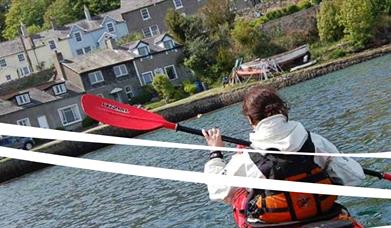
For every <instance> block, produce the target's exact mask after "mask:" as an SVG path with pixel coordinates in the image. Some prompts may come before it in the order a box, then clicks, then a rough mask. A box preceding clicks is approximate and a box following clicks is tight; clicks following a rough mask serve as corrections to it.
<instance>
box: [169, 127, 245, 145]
mask: <svg viewBox="0 0 391 228" xmlns="http://www.w3.org/2000/svg"><path fill="white" fill-rule="evenodd" d="M176 131H183V132H186V133H190V134H193V135H200V136H204V135H203V134H202V131H201V130H199V129H194V128H190V127H185V126H182V125H179V124H177V125H176ZM221 139H222V140H223V141H224V142H230V143H234V144H237V145H244V146H250V145H251V142H249V141H246V140H242V139H236V138H231V137H228V136H225V135H222V136H221Z"/></svg>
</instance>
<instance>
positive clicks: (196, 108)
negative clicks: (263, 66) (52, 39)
mask: <svg viewBox="0 0 391 228" xmlns="http://www.w3.org/2000/svg"><path fill="white" fill-rule="evenodd" d="M388 53H391V44H389V45H386V46H383V47H380V48H376V49H372V50H367V51H364V52H360V53H358V54H355V55H353V56H349V57H345V58H341V59H338V60H335V61H332V62H328V63H324V64H320V65H316V66H313V67H310V68H306V69H303V70H301V71H297V72H292V73H287V74H284V75H281V76H278V77H275V78H272V79H270V80H268V81H261V82H258V83H256V84H251V85H248V86H247V87H244V88H240V89H235V90H231V91H229V92H225V93H222V94H219V95H212V96H210V97H206V98H202V99H199V100H195V101H192V102H189V103H186V104H181V105H177V106H174V107H170V108H167V109H164V110H161V111H159V113H160V114H161V115H163V116H164V117H165V118H166V119H167V120H169V121H173V122H179V121H182V120H186V119H189V118H192V117H195V116H196V115H197V114H199V113H207V112H210V111H213V110H216V109H219V108H222V107H224V106H227V105H231V104H234V103H237V102H240V101H241V100H242V98H243V96H244V94H245V93H246V90H247V89H248V88H249V87H251V86H256V85H258V84H267V85H271V86H273V87H276V88H283V87H286V86H290V85H294V84H297V83H300V82H303V81H306V80H310V79H312V78H315V77H318V76H321V75H324V74H327V73H330V72H333V71H336V70H340V69H343V68H345V67H348V66H351V65H353V64H357V63H361V62H363V61H366V60H369V59H372V58H376V57H379V56H382V55H385V54H388ZM86 133H91V134H101V135H111V136H120V137H134V136H136V135H139V134H141V133H142V132H138V131H129V130H122V129H117V128H113V127H110V126H105V125H103V126H98V127H96V128H93V129H91V130H89V131H87V132H86ZM104 146H107V144H93V143H81V142H70V141H54V142H50V143H48V144H45V145H43V146H40V147H39V148H35V149H34V150H35V151H40V152H45V153H52V154H60V155H67V156H80V155H82V154H85V153H88V152H91V151H94V150H96V149H99V148H102V147H104ZM43 167H45V165H42V164H38V163H33V162H25V161H20V160H14V159H10V160H7V161H3V162H0V182H4V181H7V180H10V179H12V178H15V177H19V176H21V175H23V174H26V173H29V172H32V171H34V170H37V169H41V168H43Z"/></svg>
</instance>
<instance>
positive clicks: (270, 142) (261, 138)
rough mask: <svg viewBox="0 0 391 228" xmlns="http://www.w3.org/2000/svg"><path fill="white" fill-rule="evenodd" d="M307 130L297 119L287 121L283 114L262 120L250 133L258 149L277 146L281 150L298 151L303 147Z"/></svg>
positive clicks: (253, 143)
mask: <svg viewBox="0 0 391 228" xmlns="http://www.w3.org/2000/svg"><path fill="white" fill-rule="evenodd" d="M306 138H307V132H306V130H305V128H304V126H303V125H302V124H301V123H299V122H296V121H287V119H286V117H285V116H284V115H282V114H279V115H274V116H271V117H268V118H265V119H263V120H261V121H260V122H259V123H258V124H257V126H256V127H255V129H254V132H253V133H250V141H251V142H252V146H253V147H254V148H256V149H263V150H264V149H268V148H276V149H279V150H281V151H296V150H298V149H300V148H301V146H302V145H303V143H304V142H305V139H306Z"/></svg>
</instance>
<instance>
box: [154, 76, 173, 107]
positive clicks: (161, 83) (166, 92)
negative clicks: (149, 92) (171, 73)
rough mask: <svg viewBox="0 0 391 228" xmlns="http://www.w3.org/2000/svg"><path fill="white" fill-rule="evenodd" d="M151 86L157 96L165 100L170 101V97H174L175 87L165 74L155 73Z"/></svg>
mask: <svg viewBox="0 0 391 228" xmlns="http://www.w3.org/2000/svg"><path fill="white" fill-rule="evenodd" d="M152 86H153V88H154V89H155V90H156V92H157V93H158V94H159V96H160V97H161V98H162V99H164V100H165V101H166V102H170V101H171V100H172V99H175V87H174V86H173V85H172V83H171V81H170V79H169V78H168V77H167V75H164V74H159V75H156V76H155V77H154V78H153V82H152Z"/></svg>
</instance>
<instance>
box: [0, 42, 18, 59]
mask: <svg viewBox="0 0 391 228" xmlns="http://www.w3.org/2000/svg"><path fill="white" fill-rule="evenodd" d="M19 52H23V44H22V42H21V41H20V39H15V40H10V41H5V42H1V43H0V58H1V57H4V56H8V55H12V54H16V53H19Z"/></svg>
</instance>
